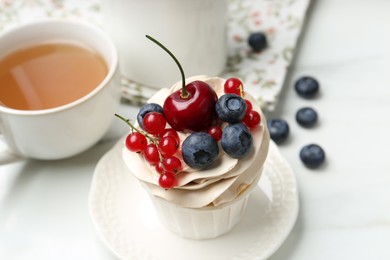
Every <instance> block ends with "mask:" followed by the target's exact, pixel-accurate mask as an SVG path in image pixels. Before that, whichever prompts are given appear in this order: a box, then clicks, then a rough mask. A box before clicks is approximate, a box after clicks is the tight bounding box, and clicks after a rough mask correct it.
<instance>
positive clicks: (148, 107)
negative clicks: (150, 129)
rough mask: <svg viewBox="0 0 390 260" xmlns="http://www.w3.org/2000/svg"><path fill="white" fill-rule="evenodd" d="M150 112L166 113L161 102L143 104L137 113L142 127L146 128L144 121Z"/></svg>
mask: <svg viewBox="0 0 390 260" xmlns="http://www.w3.org/2000/svg"><path fill="white" fill-rule="evenodd" d="M149 112H159V113H161V114H164V111H163V108H162V107H161V106H160V105H159V104H156V103H148V104H145V105H143V106H142V107H141V109H140V110H139V112H138V115H137V122H138V124H139V126H140V127H141V128H142V129H144V123H143V120H144V117H145V116H146V114H147V113H149Z"/></svg>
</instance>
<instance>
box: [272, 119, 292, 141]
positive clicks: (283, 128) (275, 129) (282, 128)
mask: <svg viewBox="0 0 390 260" xmlns="http://www.w3.org/2000/svg"><path fill="white" fill-rule="evenodd" d="M267 127H268V130H269V134H270V136H271V139H272V140H273V141H274V142H275V143H277V144H280V143H283V142H284V141H285V140H286V139H287V137H288V134H289V132H290V128H289V126H288V124H287V122H286V121H285V120H283V119H280V118H275V119H269V120H268V121H267Z"/></svg>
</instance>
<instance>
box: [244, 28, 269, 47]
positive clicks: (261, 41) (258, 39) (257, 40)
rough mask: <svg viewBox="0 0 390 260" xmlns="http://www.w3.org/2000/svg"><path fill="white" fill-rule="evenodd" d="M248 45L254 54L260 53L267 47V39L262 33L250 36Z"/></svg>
mask: <svg viewBox="0 0 390 260" xmlns="http://www.w3.org/2000/svg"><path fill="white" fill-rule="evenodd" d="M248 44H249V46H250V47H251V48H252V50H253V51H254V52H260V51H262V50H264V49H265V48H266V47H267V37H266V35H265V34H264V33H262V32H255V33H252V34H251V35H249V39H248Z"/></svg>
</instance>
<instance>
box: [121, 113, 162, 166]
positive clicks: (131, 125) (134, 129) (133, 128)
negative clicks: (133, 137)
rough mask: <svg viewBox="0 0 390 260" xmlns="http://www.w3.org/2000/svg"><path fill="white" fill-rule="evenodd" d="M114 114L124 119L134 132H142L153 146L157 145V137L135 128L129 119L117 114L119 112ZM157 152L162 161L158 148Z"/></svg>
mask: <svg viewBox="0 0 390 260" xmlns="http://www.w3.org/2000/svg"><path fill="white" fill-rule="evenodd" d="M115 116H116V117H118V118H119V119H121V120H122V121H124V122H125V123H126V124H127V125H128V126H130V128H131V130H133V131H136V132H138V133H140V134H142V135H143V136H145V137H146V138H148V139H149V141H151V142H152V143H153V144H154V145H155V146H157V147H158V143H157V140H158V139H156V138H153V137H151V136H150V135H149V134H148V133H146V132H145V131H142V130H139V129H137V128H136V127H135V126H134V125H133V124H132V123H131V121H130V119H128V118H124V117H123V116H121V115H119V114H115ZM157 152H158V157H159V158H160V162H162V160H163V157H162V155H161V153H160V151H159V150H158V149H157Z"/></svg>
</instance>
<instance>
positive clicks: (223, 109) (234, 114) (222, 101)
mask: <svg viewBox="0 0 390 260" xmlns="http://www.w3.org/2000/svg"><path fill="white" fill-rule="evenodd" d="M215 110H216V111H217V115H218V117H219V118H220V119H221V120H223V121H225V122H228V123H238V122H240V121H242V120H243V119H244V116H245V111H246V103H245V100H244V99H243V98H242V97H240V96H238V95H236V94H225V95H223V96H221V97H220V98H219V99H218V101H217V103H216V105H215Z"/></svg>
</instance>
